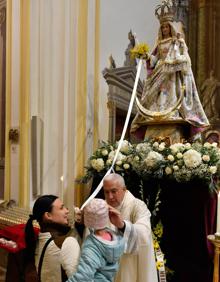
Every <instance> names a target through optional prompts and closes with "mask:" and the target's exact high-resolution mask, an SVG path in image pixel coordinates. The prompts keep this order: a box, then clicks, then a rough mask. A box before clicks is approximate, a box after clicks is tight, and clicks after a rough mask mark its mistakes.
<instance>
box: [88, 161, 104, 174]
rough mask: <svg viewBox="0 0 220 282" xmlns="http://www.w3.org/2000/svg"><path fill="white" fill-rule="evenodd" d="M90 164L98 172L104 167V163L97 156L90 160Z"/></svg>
mask: <svg viewBox="0 0 220 282" xmlns="http://www.w3.org/2000/svg"><path fill="white" fill-rule="evenodd" d="M91 166H92V167H93V168H94V169H95V170H97V171H98V172H99V171H101V170H103V169H104V167H105V164H104V161H103V159H101V158H98V159H92V160H91Z"/></svg>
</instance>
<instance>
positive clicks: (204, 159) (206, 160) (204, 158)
mask: <svg viewBox="0 0 220 282" xmlns="http://www.w3.org/2000/svg"><path fill="white" fill-rule="evenodd" d="M202 160H203V161H204V162H209V161H210V157H209V155H203V156H202Z"/></svg>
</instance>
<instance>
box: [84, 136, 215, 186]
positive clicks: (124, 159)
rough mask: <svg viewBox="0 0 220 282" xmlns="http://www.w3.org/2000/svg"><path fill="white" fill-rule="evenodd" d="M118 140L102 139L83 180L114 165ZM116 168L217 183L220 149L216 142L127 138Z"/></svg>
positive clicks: (124, 172) (178, 179) (125, 171)
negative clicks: (180, 141) (140, 141)
mask: <svg viewBox="0 0 220 282" xmlns="http://www.w3.org/2000/svg"><path fill="white" fill-rule="evenodd" d="M117 146H118V143H117V142H116V143H115V144H110V143H107V142H102V144H101V147H100V148H99V149H98V150H97V151H95V152H94V154H93V155H92V156H91V157H90V159H89V162H88V166H87V167H86V169H87V171H86V175H85V176H84V177H83V181H84V182H87V181H88V179H89V178H91V177H93V176H95V175H96V174H101V175H104V174H105V172H106V171H107V170H108V169H109V167H110V166H111V165H112V161H113V159H114V156H115V152H116V149H117ZM114 170H115V171H117V172H119V173H121V174H123V175H124V174H129V173H130V172H135V173H136V174H137V175H139V177H140V178H143V179H147V178H156V179H157V178H158V179H162V178H168V179H173V180H175V181H177V182H187V181H191V180H193V179H200V180H205V181H206V182H207V183H213V181H212V180H213V177H218V176H219V175H220V149H219V148H218V147H217V144H216V143H213V144H210V143H207V142H206V143H204V144H201V143H199V142H196V143H192V144H191V143H185V144H184V143H176V144H172V145H168V144H166V143H165V142H158V141H152V142H151V141H150V142H146V141H145V142H142V143H139V144H131V143H129V142H128V141H127V140H124V141H123V143H122V146H121V149H120V152H119V154H118V157H117V160H116V163H115V165H114Z"/></svg>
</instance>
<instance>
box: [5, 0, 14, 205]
mask: <svg viewBox="0 0 220 282" xmlns="http://www.w3.org/2000/svg"><path fill="white" fill-rule="evenodd" d="M6 19H7V20H6V50H7V51H6V90H5V91H6V114H5V189H4V200H6V201H9V200H10V194H11V193H10V187H11V169H10V167H11V158H10V141H9V139H8V132H9V130H10V127H11V71H12V70H11V62H12V1H11V0H8V1H7V6H6Z"/></svg>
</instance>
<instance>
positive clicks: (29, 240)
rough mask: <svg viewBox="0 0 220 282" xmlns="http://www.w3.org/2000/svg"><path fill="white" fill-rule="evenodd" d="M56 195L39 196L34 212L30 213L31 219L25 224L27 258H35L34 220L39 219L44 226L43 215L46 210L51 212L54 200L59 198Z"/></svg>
mask: <svg viewBox="0 0 220 282" xmlns="http://www.w3.org/2000/svg"><path fill="white" fill-rule="evenodd" d="M57 198H58V197H57V196H54V195H44V196H41V197H39V198H38V199H37V200H36V201H35V203H34V206H33V210H32V214H30V215H29V219H28V221H27V223H26V226H25V242H26V252H25V258H26V260H27V261H28V260H34V254H35V248H36V235H35V232H34V227H33V220H37V221H38V223H39V225H40V226H42V223H43V215H44V213H45V212H51V210H52V207H53V202H54V201H55V200H56V199H57Z"/></svg>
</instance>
